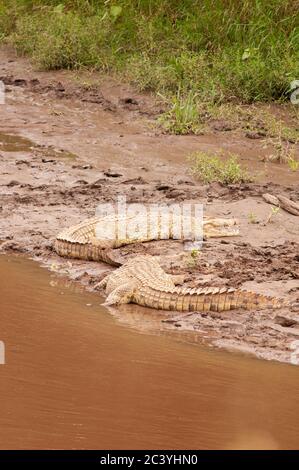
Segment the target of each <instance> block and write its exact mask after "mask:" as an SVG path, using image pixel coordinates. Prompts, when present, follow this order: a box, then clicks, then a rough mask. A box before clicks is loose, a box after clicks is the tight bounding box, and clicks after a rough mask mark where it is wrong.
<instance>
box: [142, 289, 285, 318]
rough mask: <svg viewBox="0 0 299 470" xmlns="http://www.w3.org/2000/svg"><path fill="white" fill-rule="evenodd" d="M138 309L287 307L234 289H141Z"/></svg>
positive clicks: (254, 308)
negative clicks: (142, 307) (140, 306)
mask: <svg viewBox="0 0 299 470" xmlns="http://www.w3.org/2000/svg"><path fill="white" fill-rule="evenodd" d="M135 297H136V299H135V301H136V303H138V304H139V305H144V306H147V307H151V308H157V309H162V310H175V311H179V312H192V311H201V312H209V311H214V312H222V311H226V310H233V309H238V308H241V309H246V310H261V309H267V308H269V309H274V308H282V307H286V306H289V305H290V304H289V302H287V301H285V300H284V299H279V298H276V297H271V296H267V295H263V294H258V293H255V292H250V291H245V290H243V289H233V288H226V287H224V288H218V287H206V288H195V289H189V288H179V287H175V288H174V289H173V290H171V291H158V290H155V289H151V288H148V287H144V288H140V290H139V292H138V293H137V294H135Z"/></svg>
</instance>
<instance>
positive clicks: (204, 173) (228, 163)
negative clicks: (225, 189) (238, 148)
mask: <svg viewBox="0 0 299 470" xmlns="http://www.w3.org/2000/svg"><path fill="white" fill-rule="evenodd" d="M189 162H190V164H191V173H192V175H193V176H195V177H196V178H198V179H199V180H201V181H203V182H204V183H213V182H218V183H223V184H235V183H245V182H250V181H252V180H253V178H252V177H251V176H250V175H249V174H248V172H247V170H245V169H244V168H242V167H241V165H240V163H239V161H238V157H237V155H234V154H230V155H229V157H228V159H226V160H223V158H221V157H220V156H218V155H211V154H207V153H205V152H195V153H193V154H192V155H190V157H189Z"/></svg>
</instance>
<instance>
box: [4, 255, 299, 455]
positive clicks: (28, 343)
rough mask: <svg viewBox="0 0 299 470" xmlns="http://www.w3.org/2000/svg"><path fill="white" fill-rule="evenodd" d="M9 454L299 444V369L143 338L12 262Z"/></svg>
mask: <svg viewBox="0 0 299 470" xmlns="http://www.w3.org/2000/svg"><path fill="white" fill-rule="evenodd" d="M0 275H1V283H0V291H1V297H0V299H1V300H0V302H1V303H0V305H1V329H0V339H1V340H2V341H4V343H5V348H6V364H5V365H0V377H1V380H0V403H1V413H0V430H1V431H0V433H1V434H0V448H1V449H7V448H9V449H28V448H34V449H41V448H47V449H49V448H50V449H53V448H55V449H60V448H67V449H88V448H96V449H104V448H108V449H115V448H120V449H131V448H143V449H146V448H157V449H159V448H160V449H163V448H167V449H185V448H191V449H195V448H200V449H215V448H216V449H218V448H226V449H228V448H279V449H281V448H298V444H299V422H298V413H299V401H298V394H299V368H298V367H297V366H289V365H283V364H279V363H274V362H264V361H259V360H256V359H251V358H248V357H244V356H239V355H235V354H232V353H226V352H219V351H215V350H210V349H208V348H204V347H202V346H198V345H192V344H187V343H184V342H182V341H177V339H176V338H175V337H165V336H159V335H146V334H140V333H138V332H136V331H134V330H131V329H129V328H127V327H124V326H122V325H120V324H119V323H118V322H117V320H115V319H114V318H113V317H112V316H111V315H110V314H109V313H108V312H107V311H106V310H105V309H104V308H103V307H101V306H100V302H101V298H100V297H99V296H98V295H97V294H90V293H84V292H82V290H81V289H80V288H77V287H76V286H74V285H70V284H69V283H68V282H65V283H63V282H62V283H61V282H58V283H57V278H55V276H54V275H53V274H52V275H51V274H49V272H47V271H46V270H45V269H42V268H40V267H39V266H38V265H37V264H36V263H34V262H32V261H28V260H25V259H23V258H20V257H8V256H1V257H0Z"/></svg>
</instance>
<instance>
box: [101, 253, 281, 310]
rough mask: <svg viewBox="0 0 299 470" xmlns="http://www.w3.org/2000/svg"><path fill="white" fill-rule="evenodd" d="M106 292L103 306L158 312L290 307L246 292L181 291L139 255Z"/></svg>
mask: <svg viewBox="0 0 299 470" xmlns="http://www.w3.org/2000/svg"><path fill="white" fill-rule="evenodd" d="M98 287H99V288H105V290H106V294H107V298H106V301H105V303H104V305H119V304H126V303H135V304H138V305H141V306H145V307H150V308H154V309H159V310H173V311H179V312H192V311H202V312H207V311H214V312H221V311H225V310H232V309H237V308H241V309H246V310H251V309H254V310H260V309H266V308H271V309H273V308H281V307H283V306H289V303H288V302H287V301H286V300H284V299H279V298H277V297H271V296H266V295H263V294H258V293H255V292H250V291H246V290H243V289H234V288H226V287H223V288H220V287H204V288H202V287H200V288H194V289H192V288H188V287H178V286H176V285H175V282H174V280H173V278H172V276H171V275H170V274H167V273H165V271H164V270H163V269H162V268H161V267H160V265H159V263H158V261H157V260H156V259H155V257H153V256H149V255H140V256H136V257H134V258H131V259H129V260H128V261H126V262H125V263H124V264H123V265H122V266H121V267H120V268H118V269H116V270H115V271H114V272H112V273H111V274H109V275H108V276H106V277H105V278H104V279H103V280H102V281H101V282H100V283H99V284H98Z"/></svg>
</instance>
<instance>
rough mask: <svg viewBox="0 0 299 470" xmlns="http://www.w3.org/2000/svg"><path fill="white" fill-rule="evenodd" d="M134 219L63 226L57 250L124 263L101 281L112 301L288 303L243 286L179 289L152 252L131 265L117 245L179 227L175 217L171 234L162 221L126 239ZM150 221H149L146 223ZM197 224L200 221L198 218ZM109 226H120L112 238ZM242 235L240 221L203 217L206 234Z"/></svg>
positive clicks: (211, 306)
mask: <svg viewBox="0 0 299 470" xmlns="http://www.w3.org/2000/svg"><path fill="white" fill-rule="evenodd" d="M130 220H131V219H130V218H129V219H128V217H119V216H111V217H104V218H101V217H94V218H92V219H87V220H85V221H84V222H82V223H80V224H78V225H75V226H73V227H70V228H68V229H66V230H63V231H62V232H61V233H60V234H59V235H58V236H57V239H56V241H55V244H54V248H55V250H56V252H57V253H58V254H59V255H61V256H65V257H68V258H79V259H84V260H93V261H104V262H107V263H109V264H112V265H115V266H121V267H119V269H117V270H116V271H114V272H113V273H112V274H110V275H109V276H107V277H106V278H105V279H104V280H103V281H102V282H101V283H100V284H99V285H101V286H102V287H106V294H107V295H108V297H107V300H106V302H105V303H106V305H112V304H120V303H129V302H133V303H136V304H138V305H143V306H147V307H151V308H156V309H162V310H177V311H195V310H199V311H209V310H211V311H222V310H231V309H234V308H245V309H261V308H280V307H282V306H284V305H288V304H287V303H286V302H285V301H284V300H281V299H278V298H275V297H269V296H264V295H261V294H257V293H254V292H248V291H244V290H242V289H233V288H218V287H207V288H196V289H190V288H181V287H176V285H175V283H174V278H173V277H171V276H170V275H169V274H166V273H165V272H164V271H163V269H162V268H161V267H160V266H159V264H158V262H157V260H156V259H155V258H154V257H152V256H136V257H134V258H133V259H130V260H129V261H127V262H125V263H123V262H122V261H121V260H115V256H114V254H113V248H118V247H121V246H124V245H127V244H130V243H134V242H136V241H138V242H142V241H150V240H156V239H161V238H163V239H168V238H169V239H172V238H175V237H174V230H173V227H174V222H175V220H172V223H171V224H170V225H169V227H168V231H167V233H166V234H165V233H163V236H162V234H161V226H160V223H159V224H158V225H159V227H158V229H159V230H157V231H152V232H151V230H147V233H146V234H145V235H144V238H143V239H140V237H138V238H134V236H130V237H129V236H126V235H125V236H123V237H122V238H120V237H119V232H118V230H117V228H118V224H126V223H128V222H129V223H130ZM147 222H148V221H147V220H144V225H145V226H146V224H147ZM192 223H196V221H193V222H192ZM147 225H148V224H147ZM106 226H107V227H110V228H111V226H112V227H114V228H115V236H112V237H111V233H110V237H108V238H107V237H106V238H105V237H102V236H101V233H102V232H101V230H97V229H98V228H100V229H101V227H102V228H105V227H106ZM103 232H105V230H104V231H103ZM154 232H155V233H154ZM125 234H126V230H125ZM237 234H238V228H237V227H236V221H235V220H234V219H221V218H204V220H203V235H204V238H210V237H223V236H233V235H237Z"/></svg>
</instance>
